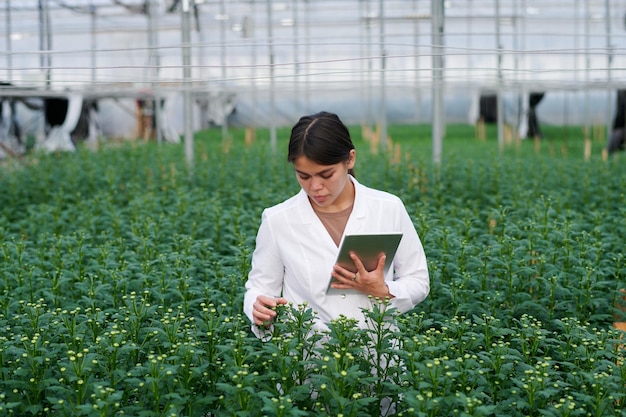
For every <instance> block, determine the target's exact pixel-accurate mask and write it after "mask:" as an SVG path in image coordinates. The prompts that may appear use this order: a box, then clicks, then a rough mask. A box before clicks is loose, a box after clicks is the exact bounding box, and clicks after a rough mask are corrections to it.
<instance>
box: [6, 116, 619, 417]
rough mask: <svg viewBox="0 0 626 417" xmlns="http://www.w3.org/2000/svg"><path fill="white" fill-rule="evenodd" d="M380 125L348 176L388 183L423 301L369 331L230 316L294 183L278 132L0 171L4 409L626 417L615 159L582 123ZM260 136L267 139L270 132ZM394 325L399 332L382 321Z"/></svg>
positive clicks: (296, 317) (30, 161) (285, 314)
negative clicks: (261, 333) (517, 138)
mask: <svg viewBox="0 0 626 417" xmlns="http://www.w3.org/2000/svg"><path fill="white" fill-rule="evenodd" d="M420 129H421V130H418V129H416V128H415V127H406V126H393V127H391V128H390V133H391V137H392V138H393V139H392V140H393V146H390V149H389V151H388V152H385V153H380V152H372V150H371V147H370V143H369V142H368V141H365V140H364V139H363V138H361V132H360V130H359V129H353V130H352V133H353V135H354V138H355V144H356V146H357V165H356V174H357V177H358V178H359V180H360V181H361V182H362V183H364V184H366V185H369V186H372V187H374V188H381V189H385V190H388V191H390V192H392V193H395V194H397V195H399V196H400V197H401V198H402V199H403V201H404V202H405V204H406V206H407V208H408V210H409V212H410V214H411V216H412V218H413V220H414V223H415V227H416V229H417V231H418V233H419V235H420V237H421V238H422V242H423V244H424V248H425V251H426V255H427V258H428V262H429V269H430V273H431V294H430V295H429V297H428V298H427V299H426V301H424V302H423V303H422V304H420V305H419V306H418V307H416V309H415V310H414V311H412V312H410V313H407V314H404V315H400V316H396V315H395V314H394V312H393V311H389V310H388V309H386V305H385V302H384V300H382V301H380V303H379V308H378V309H375V310H374V311H372V312H371V313H369V320H370V321H371V322H372V323H373V324H374V325H373V329H374V330H371V331H366V330H359V329H356V328H355V326H354V323H353V322H352V321H350V320H348V319H345V318H342V319H339V320H337V321H336V322H334V323H332V325H331V330H330V332H329V333H327V334H316V335H312V336H309V337H307V334H308V333H309V329H310V326H311V324H312V322H311V317H312V315H313V314H314V312H312V311H310V310H309V309H307V308H306V306H298V305H291V306H287V307H281V309H280V311H279V316H278V322H277V324H276V326H275V328H274V337H273V338H272V340H271V341H269V342H266V343H262V342H260V341H259V340H257V339H256V338H255V337H254V336H253V334H252V332H251V331H250V329H249V322H248V320H247V318H246V317H244V316H243V315H242V300H243V285H244V282H245V279H246V276H247V272H248V270H249V262H250V257H251V254H252V251H253V250H254V238H255V234H256V229H257V227H258V225H259V222H260V216H261V211H262V210H263V208H265V207H267V206H270V205H274V204H276V203H278V202H280V201H282V200H283V199H285V198H287V197H289V196H290V195H292V194H294V193H295V192H297V191H298V185H297V181H296V180H295V176H294V174H293V170H292V167H291V165H290V164H288V163H287V162H286V139H287V137H288V131H286V130H281V131H279V143H278V145H279V148H278V151H277V152H272V151H271V149H270V147H269V146H268V139H267V137H265V136H264V132H259V133H258V136H259V137H258V138H257V140H256V141H255V142H253V143H251V144H246V143H244V139H243V138H244V132H243V131H237V130H234V131H232V132H231V134H232V136H233V138H232V140H230V141H227V142H224V141H222V139H221V138H220V132H217V131H208V132H203V133H202V134H199V135H198V138H197V141H196V148H195V151H196V160H195V163H194V166H193V170H190V169H188V167H187V165H186V163H185V157H184V150H183V146H181V145H172V144H161V145H158V144H155V143H147V144H138V143H124V144H120V145H119V146H106V147H104V148H102V149H100V150H99V151H98V152H92V151H88V150H86V149H82V148H81V149H79V151H78V152H76V153H74V154H51V155H38V154H31V155H29V156H28V157H27V158H25V159H23V160H21V161H19V162H17V161H11V160H9V161H4V162H2V163H1V164H0V329H1V330H0V416H11V415H13V416H20V417H22V416H94V417H95V416H146V417H149V416H172V417H173V416H320V415H328V416H364V415H367V416H370V415H372V416H374V415H398V416H507V417H510V416H626V366H625V365H624V361H625V360H626V358H625V356H626V348H625V347H624V346H623V345H622V343H626V342H624V341H623V340H622V336H623V332H622V331H619V330H615V329H614V327H613V324H614V322H620V321H624V322H626V318H625V317H623V314H622V313H621V309H620V308H623V309H624V310H626V300H625V299H624V297H625V296H626V294H624V293H622V292H621V291H620V290H621V289H622V288H626V258H625V248H626V197H625V195H626V156H624V155H619V156H617V157H611V158H609V159H608V160H604V159H603V158H602V157H601V156H600V152H599V149H601V148H602V143H601V142H598V141H594V142H593V144H592V146H593V153H592V155H591V157H590V158H589V159H588V160H587V159H586V158H583V154H584V145H583V141H582V139H581V138H579V137H578V136H580V135H579V134H578V132H577V131H576V130H575V129H572V130H570V131H567V132H565V133H564V132H563V131H562V130H558V129H554V130H550V129H549V128H546V129H545V131H546V135H547V137H548V138H549V139H546V140H544V141H542V143H541V146H540V149H536V148H535V147H534V145H533V143H531V142H526V141H524V142H522V143H521V144H519V145H518V146H515V145H510V146H507V147H506V148H505V149H504V150H503V151H502V152H498V145H497V143H495V139H493V134H492V135H491V139H487V140H485V141H479V140H477V139H475V138H474V134H473V130H472V128H471V127H469V128H468V127H464V126H450V127H448V132H447V139H446V140H445V141H444V154H443V162H442V164H441V165H439V166H433V164H432V163H431V148H430V136H429V135H430V133H429V132H428V131H427V128H426V127H421V128H420ZM265 134H266V133H265ZM390 320H393V321H394V322H396V324H397V326H396V327H389V326H388V325H387V324H388V322H389V321H390Z"/></svg>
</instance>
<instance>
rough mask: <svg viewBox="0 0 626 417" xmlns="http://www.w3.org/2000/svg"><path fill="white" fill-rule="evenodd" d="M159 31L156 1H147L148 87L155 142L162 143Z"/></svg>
mask: <svg viewBox="0 0 626 417" xmlns="http://www.w3.org/2000/svg"><path fill="white" fill-rule="evenodd" d="M158 33H159V30H158V24H157V13H156V0H148V42H149V48H150V59H149V62H150V65H151V68H150V70H149V71H150V77H149V78H150V85H151V86H152V94H153V96H154V105H153V109H152V111H153V114H152V117H154V121H155V129H156V141H157V143H161V142H162V141H163V128H162V126H161V97H160V94H159V67H160V66H161V63H160V59H159V41H158V39H157V36H158Z"/></svg>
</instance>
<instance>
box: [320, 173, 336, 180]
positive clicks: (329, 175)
mask: <svg viewBox="0 0 626 417" xmlns="http://www.w3.org/2000/svg"><path fill="white" fill-rule="evenodd" d="M332 176H333V174H326V175H321V177H322V178H324V179H325V180H327V179H329V178H330V177H332Z"/></svg>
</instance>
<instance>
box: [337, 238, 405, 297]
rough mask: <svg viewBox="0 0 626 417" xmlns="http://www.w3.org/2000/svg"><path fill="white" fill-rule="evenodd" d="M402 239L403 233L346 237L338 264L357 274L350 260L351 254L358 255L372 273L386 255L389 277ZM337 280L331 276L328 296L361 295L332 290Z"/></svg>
mask: <svg viewBox="0 0 626 417" xmlns="http://www.w3.org/2000/svg"><path fill="white" fill-rule="evenodd" d="M400 239H402V233H389V234H367V235H346V236H344V238H343V242H342V243H341V247H340V248H339V255H337V261H336V262H335V263H336V264H339V265H340V266H342V267H344V268H346V269H348V270H350V271H352V272H356V266H355V265H354V262H352V258H350V252H354V253H356V255H357V256H358V257H359V259H360V260H361V262H363V266H364V267H365V269H366V270H368V271H372V270H374V269H376V265H377V264H378V258H379V257H380V255H381V254H383V253H384V254H386V255H387V259H386V260H385V268H384V272H385V275H387V272H388V271H389V268H390V267H391V264H392V262H393V257H394V256H395V254H396V250H397V249H398V245H399V244H400ZM334 280H335V278H334V277H333V276H332V275H331V277H330V282H329V283H328V289H327V290H326V293H327V294H354V293H359V292H358V291H356V290H350V289H338V288H331V286H330V285H331V284H332V283H333V281H334Z"/></svg>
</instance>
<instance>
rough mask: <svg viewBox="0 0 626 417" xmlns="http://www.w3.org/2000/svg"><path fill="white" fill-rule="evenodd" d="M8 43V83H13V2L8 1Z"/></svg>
mask: <svg viewBox="0 0 626 417" xmlns="http://www.w3.org/2000/svg"><path fill="white" fill-rule="evenodd" d="M5 17H6V22H5V23H6V37H7V39H6V41H7V81H8V82H13V53H12V49H11V48H12V45H11V0H7V7H6V13H5Z"/></svg>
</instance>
